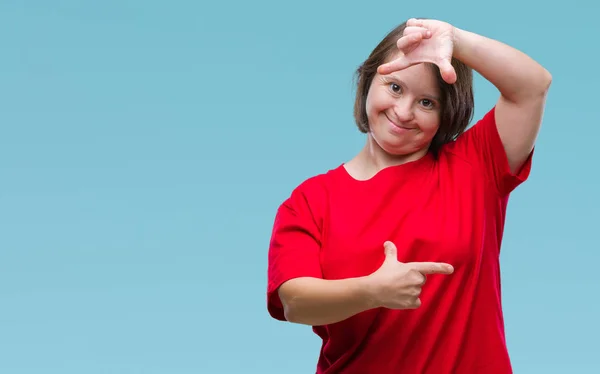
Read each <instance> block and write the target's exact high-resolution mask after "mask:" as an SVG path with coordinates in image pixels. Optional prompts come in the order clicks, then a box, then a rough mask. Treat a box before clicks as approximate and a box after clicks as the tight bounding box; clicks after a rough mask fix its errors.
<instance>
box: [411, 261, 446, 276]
mask: <svg viewBox="0 0 600 374" xmlns="http://www.w3.org/2000/svg"><path fill="white" fill-rule="evenodd" d="M406 265H408V266H410V267H411V268H412V269H414V270H416V271H418V272H419V273H421V274H423V275H427V274H452V273H453V272H454V267H452V265H450V264H446V263H443V262H411V263H407V264H406Z"/></svg>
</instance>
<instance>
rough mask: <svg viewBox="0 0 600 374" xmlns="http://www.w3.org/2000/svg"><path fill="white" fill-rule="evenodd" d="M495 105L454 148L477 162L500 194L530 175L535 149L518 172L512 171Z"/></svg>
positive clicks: (461, 137) (508, 192) (465, 133)
mask: <svg viewBox="0 0 600 374" xmlns="http://www.w3.org/2000/svg"><path fill="white" fill-rule="evenodd" d="M495 109H496V108H495V107H494V108H492V109H491V110H490V111H488V112H487V113H486V114H485V116H484V117H483V118H482V119H480V120H479V121H478V122H477V123H475V124H474V125H473V126H472V127H471V128H469V129H468V130H467V131H465V132H464V133H463V134H462V135H460V136H459V137H458V139H457V140H456V141H455V142H454V143H455V144H453V145H452V147H451V149H452V151H453V152H455V153H459V154H461V155H462V156H463V157H465V158H466V159H467V161H469V162H472V163H474V164H476V165H477V166H478V168H480V169H481V170H482V172H483V173H484V174H485V176H486V177H487V178H488V179H489V180H490V182H491V183H492V184H493V185H494V186H495V187H496V190H497V192H498V193H499V194H500V196H506V195H508V194H510V193H511V192H512V191H513V190H514V189H515V188H516V187H517V186H519V185H520V184H521V183H523V182H524V181H525V180H527V178H528V177H529V174H530V172H531V164H532V158H533V151H532V152H531V153H530V154H529V157H528V158H527V160H526V161H525V162H524V163H523V165H522V166H521V169H520V170H518V171H517V172H516V173H513V172H511V170H510V165H509V163H508V157H507V155H506V151H505V149H504V145H503V144H502V140H501V139H500V134H499V133H498V128H497V126H496V117H495Z"/></svg>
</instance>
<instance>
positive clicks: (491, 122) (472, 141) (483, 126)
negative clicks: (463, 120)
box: [440, 107, 497, 165]
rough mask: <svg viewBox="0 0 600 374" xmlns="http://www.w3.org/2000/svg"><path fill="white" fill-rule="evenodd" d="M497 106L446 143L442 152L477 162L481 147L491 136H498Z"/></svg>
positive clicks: (472, 162)
mask: <svg viewBox="0 0 600 374" xmlns="http://www.w3.org/2000/svg"><path fill="white" fill-rule="evenodd" d="M494 112H495V107H493V108H492V109H490V110H489V111H488V112H486V113H485V114H484V115H483V116H482V117H481V118H480V119H478V120H477V122H475V123H474V124H473V125H472V126H470V127H469V128H467V130H466V131H465V132H463V133H462V134H460V135H459V136H458V137H457V138H456V139H455V140H454V141H451V142H449V143H447V144H445V145H444V146H443V147H442V148H441V151H440V153H442V154H446V155H448V156H450V157H453V158H457V159H460V160H462V161H464V162H466V163H468V164H470V165H473V164H474V163H476V162H477V161H478V160H477V157H478V156H480V152H479V151H480V149H481V148H483V147H485V143H487V142H489V139H490V137H494V135H496V137H497V129H496V120H495V113H494Z"/></svg>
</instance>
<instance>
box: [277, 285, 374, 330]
mask: <svg viewBox="0 0 600 374" xmlns="http://www.w3.org/2000/svg"><path fill="white" fill-rule="evenodd" d="M279 295H280V298H281V301H282V303H283V306H284V311H285V316H286V319H287V320H288V321H290V322H294V323H300V324H305V325H310V326H321V325H327V324H332V323H336V322H340V321H343V320H345V319H347V318H349V317H352V316H353V315H355V314H358V313H360V312H363V311H366V310H369V309H371V308H373V307H375V303H374V301H373V299H372V297H371V296H370V291H369V285H368V279H367V278H366V277H361V278H349V279H340V280H324V279H316V278H297V279H292V280H290V281H288V282H286V283H284V284H283V285H282V286H281V287H280V289H279Z"/></svg>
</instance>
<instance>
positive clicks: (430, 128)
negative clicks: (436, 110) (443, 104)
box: [421, 113, 440, 136]
mask: <svg viewBox="0 0 600 374" xmlns="http://www.w3.org/2000/svg"><path fill="white" fill-rule="evenodd" d="M439 127H440V119H439V116H438V115H437V114H432V113H427V115H425V116H424V117H423V118H421V131H423V132H425V133H428V134H432V136H433V135H435V133H437V131H438V129H439Z"/></svg>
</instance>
